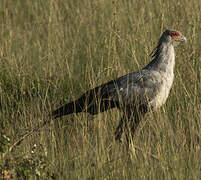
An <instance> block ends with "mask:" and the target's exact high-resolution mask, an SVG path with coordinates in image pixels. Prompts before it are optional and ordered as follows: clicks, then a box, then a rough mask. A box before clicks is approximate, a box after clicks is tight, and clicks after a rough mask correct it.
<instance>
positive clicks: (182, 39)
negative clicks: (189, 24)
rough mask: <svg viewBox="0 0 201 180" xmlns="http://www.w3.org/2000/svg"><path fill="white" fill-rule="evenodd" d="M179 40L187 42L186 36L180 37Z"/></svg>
mask: <svg viewBox="0 0 201 180" xmlns="http://www.w3.org/2000/svg"><path fill="white" fill-rule="evenodd" d="M178 41H180V42H185V43H186V42H187V40H186V38H185V37H184V36H181V38H179V39H178Z"/></svg>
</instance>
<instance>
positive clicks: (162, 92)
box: [148, 72, 174, 111]
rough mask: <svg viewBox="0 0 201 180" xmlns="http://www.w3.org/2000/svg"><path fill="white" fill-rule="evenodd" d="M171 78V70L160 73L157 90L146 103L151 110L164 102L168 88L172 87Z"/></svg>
mask: <svg viewBox="0 0 201 180" xmlns="http://www.w3.org/2000/svg"><path fill="white" fill-rule="evenodd" d="M173 80H174V74H173V72H172V73H169V74H163V75H161V83H160V85H159V87H158V88H157V92H156V93H155V96H154V97H153V98H152V99H151V100H150V102H149V103H148V104H149V106H150V107H151V109H152V110H154V111H155V110H156V109H158V108H159V107H161V106H162V105H164V104H165V102H166V100H167V98H168V95H169V92H170V89H171V87H172V84H173Z"/></svg>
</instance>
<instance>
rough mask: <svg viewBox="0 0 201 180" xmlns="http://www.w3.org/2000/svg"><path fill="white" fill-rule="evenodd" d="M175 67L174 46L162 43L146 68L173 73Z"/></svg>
mask: <svg viewBox="0 0 201 180" xmlns="http://www.w3.org/2000/svg"><path fill="white" fill-rule="evenodd" d="M174 65H175V53H174V47H173V45H172V44H167V43H161V44H159V45H158V47H157V49H156V51H155V52H154V55H153V60H152V61H151V62H150V63H149V64H148V65H147V66H146V68H147V69H155V70H158V71H161V72H170V73H171V72H172V73H173V70H174Z"/></svg>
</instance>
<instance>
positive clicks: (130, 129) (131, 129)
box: [126, 111, 140, 145]
mask: <svg viewBox="0 0 201 180" xmlns="http://www.w3.org/2000/svg"><path fill="white" fill-rule="evenodd" d="M139 123H140V115H139V113H137V112H136V111H135V113H133V112H130V115H129V117H128V119H127V123H126V141H127V144H128V145H129V144H130V143H131V142H132V139H133V137H134V134H135V131H136V129H137V127H138V125H139Z"/></svg>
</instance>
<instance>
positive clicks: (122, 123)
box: [115, 111, 131, 142]
mask: <svg viewBox="0 0 201 180" xmlns="http://www.w3.org/2000/svg"><path fill="white" fill-rule="evenodd" d="M130 115H131V114H130V113H129V112H127V111H124V112H123V116H122V118H121V120H120V122H119V125H118V127H117V128H116V131H115V140H118V141H120V142H121V136H122V134H123V132H124V131H128V120H129V119H130Z"/></svg>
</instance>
